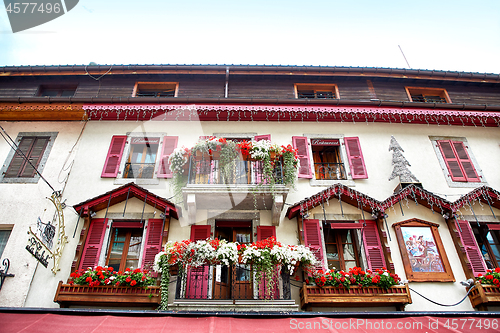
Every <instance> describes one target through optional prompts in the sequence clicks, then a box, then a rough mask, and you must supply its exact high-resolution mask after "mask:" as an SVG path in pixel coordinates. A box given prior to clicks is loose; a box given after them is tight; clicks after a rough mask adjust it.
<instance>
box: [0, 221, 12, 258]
mask: <svg viewBox="0 0 500 333" xmlns="http://www.w3.org/2000/svg"><path fill="white" fill-rule="evenodd" d="M3 232H5V233H7V232H8V234H7V239H6V240H5V244H3V245H2V243H0V258H2V256H3V253H4V251H5V248H6V247H7V244H8V243H9V238H10V236H11V235H12V227H10V228H9V227H7V226H5V225H2V226H0V233H3Z"/></svg>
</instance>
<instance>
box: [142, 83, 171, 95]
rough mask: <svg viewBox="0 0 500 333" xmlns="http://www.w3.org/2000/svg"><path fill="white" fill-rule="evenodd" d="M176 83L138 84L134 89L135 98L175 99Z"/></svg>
mask: <svg viewBox="0 0 500 333" xmlns="http://www.w3.org/2000/svg"><path fill="white" fill-rule="evenodd" d="M177 88H178V84H177V83H176V82H138V83H137V84H136V86H135V89H134V94H133V96H135V97H177Z"/></svg>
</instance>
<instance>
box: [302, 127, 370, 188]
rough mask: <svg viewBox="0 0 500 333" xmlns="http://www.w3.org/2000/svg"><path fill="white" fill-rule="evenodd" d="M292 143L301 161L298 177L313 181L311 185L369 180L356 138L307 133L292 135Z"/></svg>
mask: <svg viewBox="0 0 500 333" xmlns="http://www.w3.org/2000/svg"><path fill="white" fill-rule="evenodd" d="M292 142H293V146H294V148H296V149H297V151H298V156H299V160H300V167H299V171H298V177H299V178H310V179H313V181H312V184H313V185H314V184H317V185H327V184H329V183H331V181H335V182H336V181H338V180H350V179H364V178H368V174H367V172H366V166H365V162H364V159H363V154H362V152H361V145H360V142H359V138H357V137H345V138H343V137H342V136H336V137H335V136H329V135H314V134H308V135H307V136H304V137H301V136H294V137H292ZM346 162H348V163H346ZM311 165H312V166H313V167H311Z"/></svg>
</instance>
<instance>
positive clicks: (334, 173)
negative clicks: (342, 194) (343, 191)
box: [314, 163, 347, 180]
mask: <svg viewBox="0 0 500 333" xmlns="http://www.w3.org/2000/svg"><path fill="white" fill-rule="evenodd" d="M314 170H315V172H316V179H322V180H330V179H333V180H343V179H347V176H346V172H345V168H344V164H343V163H314Z"/></svg>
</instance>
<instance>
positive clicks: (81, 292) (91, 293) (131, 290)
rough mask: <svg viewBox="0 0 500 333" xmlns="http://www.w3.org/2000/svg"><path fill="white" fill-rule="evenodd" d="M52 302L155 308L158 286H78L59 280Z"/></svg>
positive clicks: (62, 305) (70, 304) (63, 304)
mask: <svg viewBox="0 0 500 333" xmlns="http://www.w3.org/2000/svg"><path fill="white" fill-rule="evenodd" d="M54 302H56V303H59V305H60V306H61V307H62V308H66V307H70V306H75V305H76V306H104V307H127V308H131V307H134V308H135V307H141V308H152V309H156V308H157V307H158V305H159V304H160V287H158V286H149V287H147V288H146V289H145V288H137V287H114V286H97V287H89V286H79V285H70V284H63V282H62V281H59V285H58V287H57V292H56V296H55V297H54Z"/></svg>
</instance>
